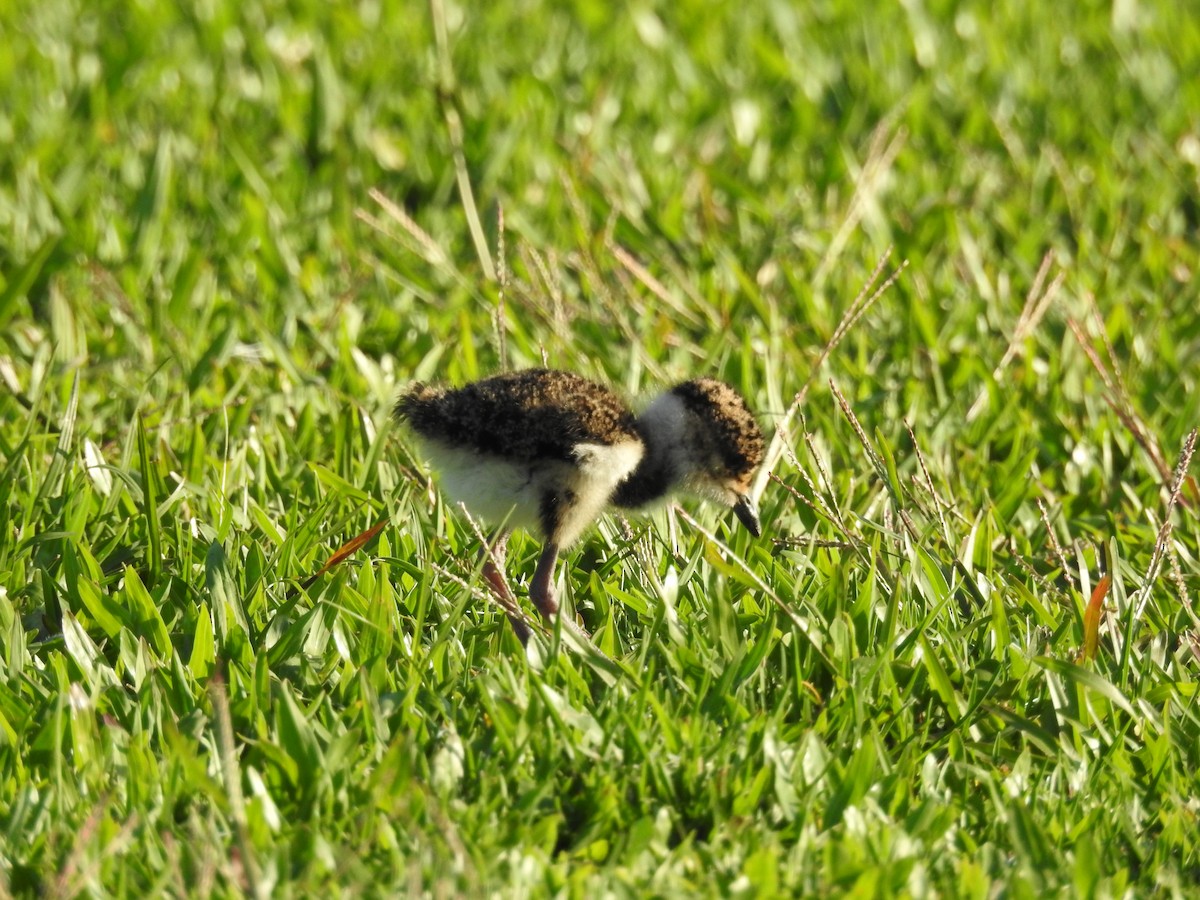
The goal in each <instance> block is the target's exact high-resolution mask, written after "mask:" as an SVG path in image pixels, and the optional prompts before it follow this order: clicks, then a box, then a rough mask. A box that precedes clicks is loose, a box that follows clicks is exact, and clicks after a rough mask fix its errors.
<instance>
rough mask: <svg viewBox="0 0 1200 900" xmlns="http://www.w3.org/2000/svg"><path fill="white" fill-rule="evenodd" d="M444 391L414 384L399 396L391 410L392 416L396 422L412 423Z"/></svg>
mask: <svg viewBox="0 0 1200 900" xmlns="http://www.w3.org/2000/svg"><path fill="white" fill-rule="evenodd" d="M443 393H444V391H441V390H439V389H438V388H435V387H430V386H429V385H427V384H424V383H422V382H420V381H417V382H414V383H413V384H412V385H410V386H409V388H408V390H407V391H405V392H404V393H403V394H401V395H400V397H399V399H398V400H396V405H395V407H393V408H392V416H393V417H394V418H395V419H396V421H397V422H403V421H405V420H408V421H412V420H413V419H414V418H417V417H419V416H420V415H421V412H422V410H424V409H425V408H426V407H427V405H428V404H429V403H430V402H431V401H433V400H436V399H437V398H438V397H440V396H442V394H443Z"/></svg>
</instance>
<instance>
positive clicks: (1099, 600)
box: [1080, 575, 1112, 660]
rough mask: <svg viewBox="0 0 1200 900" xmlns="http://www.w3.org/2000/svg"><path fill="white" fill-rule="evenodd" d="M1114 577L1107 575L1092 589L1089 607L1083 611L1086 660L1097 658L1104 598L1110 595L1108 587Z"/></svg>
mask: <svg viewBox="0 0 1200 900" xmlns="http://www.w3.org/2000/svg"><path fill="white" fill-rule="evenodd" d="M1110 584H1112V579H1111V578H1109V576H1107V575H1105V576H1104V577H1103V578H1101V579H1100V581H1099V583H1098V584H1097V585H1096V589H1095V590H1094V591H1092V599H1091V600H1089V601H1088V605H1087V609H1085V610H1084V611H1083V650H1082V652H1081V654H1080V655H1081V656H1082V657H1083V659H1084V660H1093V659H1095V658H1096V651H1097V650H1098V649H1099V647H1100V613H1101V611H1102V609H1103V607H1104V598H1105V597H1106V596H1108V587H1109V585H1110Z"/></svg>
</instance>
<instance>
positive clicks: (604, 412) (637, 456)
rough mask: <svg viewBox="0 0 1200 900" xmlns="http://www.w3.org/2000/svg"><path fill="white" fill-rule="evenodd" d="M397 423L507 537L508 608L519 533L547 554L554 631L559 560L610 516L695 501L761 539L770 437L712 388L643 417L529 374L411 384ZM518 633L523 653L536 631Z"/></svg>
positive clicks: (690, 384) (548, 610)
mask: <svg viewBox="0 0 1200 900" xmlns="http://www.w3.org/2000/svg"><path fill="white" fill-rule="evenodd" d="M395 416H396V418H397V419H399V420H401V421H407V422H408V424H409V426H410V427H411V428H412V430H413V431H414V432H415V434H416V436H417V438H418V440H419V443H420V444H421V445H422V449H423V450H424V452H425V453H426V454H427V455H428V457H429V459H430V462H431V463H432V465H433V467H434V468H435V469H436V470H438V472H439V473H440V476H441V479H440V480H441V486H442V490H443V491H444V492H445V493H446V494H447V495H448V496H449V497H450V498H451V499H452V500H454V501H456V502H462V503H463V504H465V505H466V507H467V508H468V509H469V510H471V511H472V512H473V513H475V514H476V515H478V516H479V517H481V518H482V519H484V520H485V521H487V522H490V523H491V524H493V525H499V526H500V527H501V530H500V531H499V532H498V533H497V534H496V535H495V537H494V538H493V543H492V550H491V553H490V554H489V558H488V560H487V561H486V562H485V564H484V574H485V577H486V578H487V580H488V582H489V584H490V585H491V587H492V589H493V590H494V591H496V592H497V594H498V595H499V596H500V597H501V599H502V600H504V601H506V603H507V604H509V606H510V608H512V607H511V604H512V603H513V600H512V598H511V596H510V595H508V593H507V590H506V588H505V586H504V579H503V576H502V575H501V573H500V572H499V570H498V569H497V566H498V565H503V557H504V548H505V543H506V541H507V537H508V530H509V529H511V528H515V527H521V528H525V529H527V530H530V531H532V532H534V533H535V534H537V535H539V536H540V537H541V538H542V540H543V542H544V543H543V547H542V553H541V556H540V558H539V560H538V564H537V569H536V570H535V572H534V576H533V580H532V581H531V582H530V586H529V596H530V599H531V600H532V601H533V603H534V605H535V606H536V607H537V609H538V611H539V612H540V613H541V614H542V616H543V617H545V618H546V619H548V620H552V619H553V617H554V616H555V615H556V613H557V612H558V603H557V601H556V599H555V597H554V588H553V584H554V567H555V564H556V562H557V560H558V555H559V553H560V552H561V551H562V550H563V549H564V548H565V547H567V546H568V545H569V544H571V543H572V542H573V541H575V540H576V539H577V538H578V537H579V536H580V534H581V533H582V532H583V531H584V530H585V529H586V528H587V527H588V525H590V524H591V523H592V522H593V521H595V519H596V518H597V517H598V516H599V515H600V513H601V512H602V511H603V510H604V508H605V507H606V506H608V505H609V504H612V505H614V506H617V507H622V508H628V509H636V508H640V507H644V506H647V505H649V504H652V503H654V502H656V501H661V500H664V499H666V498H667V497H668V496H670V495H671V494H674V493H687V494H691V495H695V496H698V497H701V498H703V499H707V500H711V501H715V502H717V503H721V504H723V505H725V506H728V507H731V508H732V509H733V511H734V512H735V514H736V515H737V517H738V519H739V520H740V521H741V522H742V524H743V525H745V526H746V528H747V529H748V530H749V531H750V533H751V534H753V535H754V536H755V537H757V536H758V535H759V534H760V527H759V521H758V512H757V509H756V508H755V504H754V500H753V498H752V497H751V495H750V486H751V481H752V480H753V477H754V473H755V472H756V471H757V469H758V467H759V465H760V464H761V462H762V458H763V436H762V432H761V430H760V429H759V427H758V423H757V422H756V421H755V419H754V416H753V415H752V414H751V413H750V411H749V409H747V407H746V403H745V401H744V400H743V399H742V397H741V396H740V395H739V394H738V393H737V391H735V390H734V389H733V388H731V387H729V386H728V385H727V384H724V383H723V382H720V381H716V380H714V379H711V378H698V379H695V380H693V381H685V382H683V383H682V384H678V385H676V386H675V387H673V388H671V389H670V390H668V391H666V392H665V393H663V394H662V395H660V396H659V397H658V398H657V399H655V400H654V401H653V402H652V403H651V404H650V405H649V406H648V407H647V408H646V410H645V411H644V412H643V413H642V414H641V415H640V416H636V417H635V416H634V414H633V413H632V412H631V411H630V410H629V408H628V407H627V406H626V405H625V403H624V402H623V401H622V400H621V399H620V398H619V397H618V396H617V395H616V394H614V393H613V392H612V391H610V390H609V389H608V388H606V387H604V386H602V385H599V384H596V383H595V382H593V381H589V380H587V379H585V378H581V377H580V376H578V375H574V374H571V373H569V372H559V371H553V370H548V369H530V370H525V371H521V372H510V373H505V374H503V375H496V376H493V377H491V378H485V379H483V380H481V381H476V382H473V383H471V384H468V385H465V386H463V387H461V388H437V387H430V386H428V385H424V384H415V385H413V386H412V387H411V388H410V389H409V390H408V391H407V392H406V393H405V394H404V395H402V396H401V397H400V399H399V400H398V401H397V403H396V408H395ZM493 560H495V563H493ZM510 621H512V624H513V628H514V629H515V630H516V632H517V635H518V637H520V638H521V641H522V643H524V642H525V641H526V640H527V639H528V636H529V630H528V627H527V626H526V625H525V624H524V623H523V622H521V621H520V620H518V619H516V618H515V617H512V616H510Z"/></svg>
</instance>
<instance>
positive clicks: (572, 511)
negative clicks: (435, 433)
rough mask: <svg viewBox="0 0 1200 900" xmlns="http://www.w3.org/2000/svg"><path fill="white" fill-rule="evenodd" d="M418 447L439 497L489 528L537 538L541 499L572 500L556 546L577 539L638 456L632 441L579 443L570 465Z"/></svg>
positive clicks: (439, 445)
mask: <svg viewBox="0 0 1200 900" xmlns="http://www.w3.org/2000/svg"><path fill="white" fill-rule="evenodd" d="M421 443H422V444H423V446H424V448H425V450H426V451H427V455H428V456H429V459H430V461H431V463H432V464H433V466H434V468H435V469H437V471H438V472H439V474H440V476H441V477H440V483H441V487H442V490H443V491H444V492H445V494H446V495H447V496H448V497H449V498H450V499H451V500H452V501H454V502H456V503H458V502H461V503H463V504H465V505H466V507H467V509H469V510H470V511H471V513H472V515H476V516H478V517H479V518H481V519H483V520H484V521H485V522H487V523H489V524H491V525H499V524H501V523H505V524H507V525H508V526H510V527H514V528H526V529H528V530H530V531H533V532H536V533H538V534H541V532H542V528H541V520H540V513H541V508H542V498H543V497H544V496H545V495H546V494H547V493H555V494H557V495H558V496H560V497H566V496H573V497H574V502H573V503H571V504H570V505H569V507H568V508H567V509H565V510H564V511H563V516H562V522H561V525H560V527H559V531H558V535H557V538H558V542H559V545H560V546H566V545H567V544H570V543H571V542H572V541H574V540H575V539H576V538H578V537H579V535H580V534H581V533H582V532H583V531H584V529H586V528H587V526H588V525H590V524H591V523H592V521H594V520H595V519H596V517H597V516H599V515H600V513H601V512H602V511H603V509H604V506H605V504H606V503H607V502H608V498H609V497H611V496H612V493H613V491H614V490H615V489H616V487H617V485H618V484H620V483H621V482H622V481H623V480H624V479H625V478H626V477H628V476H629V473H630V472H632V471H633V470H634V469H635V468H636V467H637V464H638V462H639V461H641V458H642V453H643V447H642V444H641V443H640V442H639V441H636V440H635V441H627V442H625V443H621V444H616V445H611V446H610V445H605V444H579V445H577V446H576V448H575V456H576V459H577V460H578V462H576V463H574V464H573V463H568V462H564V461H562V460H555V459H547V460H537V461H526V462H514V461H512V460H508V459H504V458H503V457H497V456H489V455H486V454H481V453H478V452H476V451H474V450H466V449H463V448H461V447H455V446H452V445H449V444H446V443H444V442H441V441H430V440H425V441H422V442H421Z"/></svg>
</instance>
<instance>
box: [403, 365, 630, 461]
mask: <svg viewBox="0 0 1200 900" xmlns="http://www.w3.org/2000/svg"><path fill="white" fill-rule="evenodd" d="M396 415H397V416H398V417H399V418H403V419H407V420H408V422H409V423H410V424H411V425H412V427H413V429H414V430H415V431H416V432H417V433H418V434H419V435H421V436H422V437H425V438H427V439H430V440H439V441H443V442H445V443H448V444H452V445H454V446H458V447H469V448H471V449H473V450H476V451H478V452H480V453H486V454H489V455H492V456H500V457H504V458H508V459H519V460H532V459H558V460H563V461H566V462H576V461H577V457H576V447H577V446H578V445H579V444H580V443H593V444H602V445H607V446H611V445H613V444H618V443H622V442H625V441H634V440H640V437H639V435H638V431H637V427H636V420H635V419H634V416H633V413H632V412H630V411H629V409H628V408H627V407H626V406H625V404H624V403H623V402H622V401H621V399H620V398H619V397H618V396H617V395H616V394H614V393H613V392H612V391H610V390H608V388H606V387H603V386H602V385H599V384H596V383H595V382H592V381H588V380H587V379H586V378H581V377H580V376H578V375H574V374H571V373H570V372H556V371H551V370H547V369H529V370H525V371H521V372H508V373H505V374H503V375H496V376H493V377H491V378H485V379H483V380H481V381H476V382H473V383H471V384H468V385H465V386H464V387H461V388H457V389H451V390H444V389H438V388H431V387H427V386H424V385H416V386H414V387H413V388H412V389H410V390H409V392H408V393H407V394H405V395H404V396H403V397H401V398H400V401H399V402H398V403H397V404H396Z"/></svg>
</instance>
